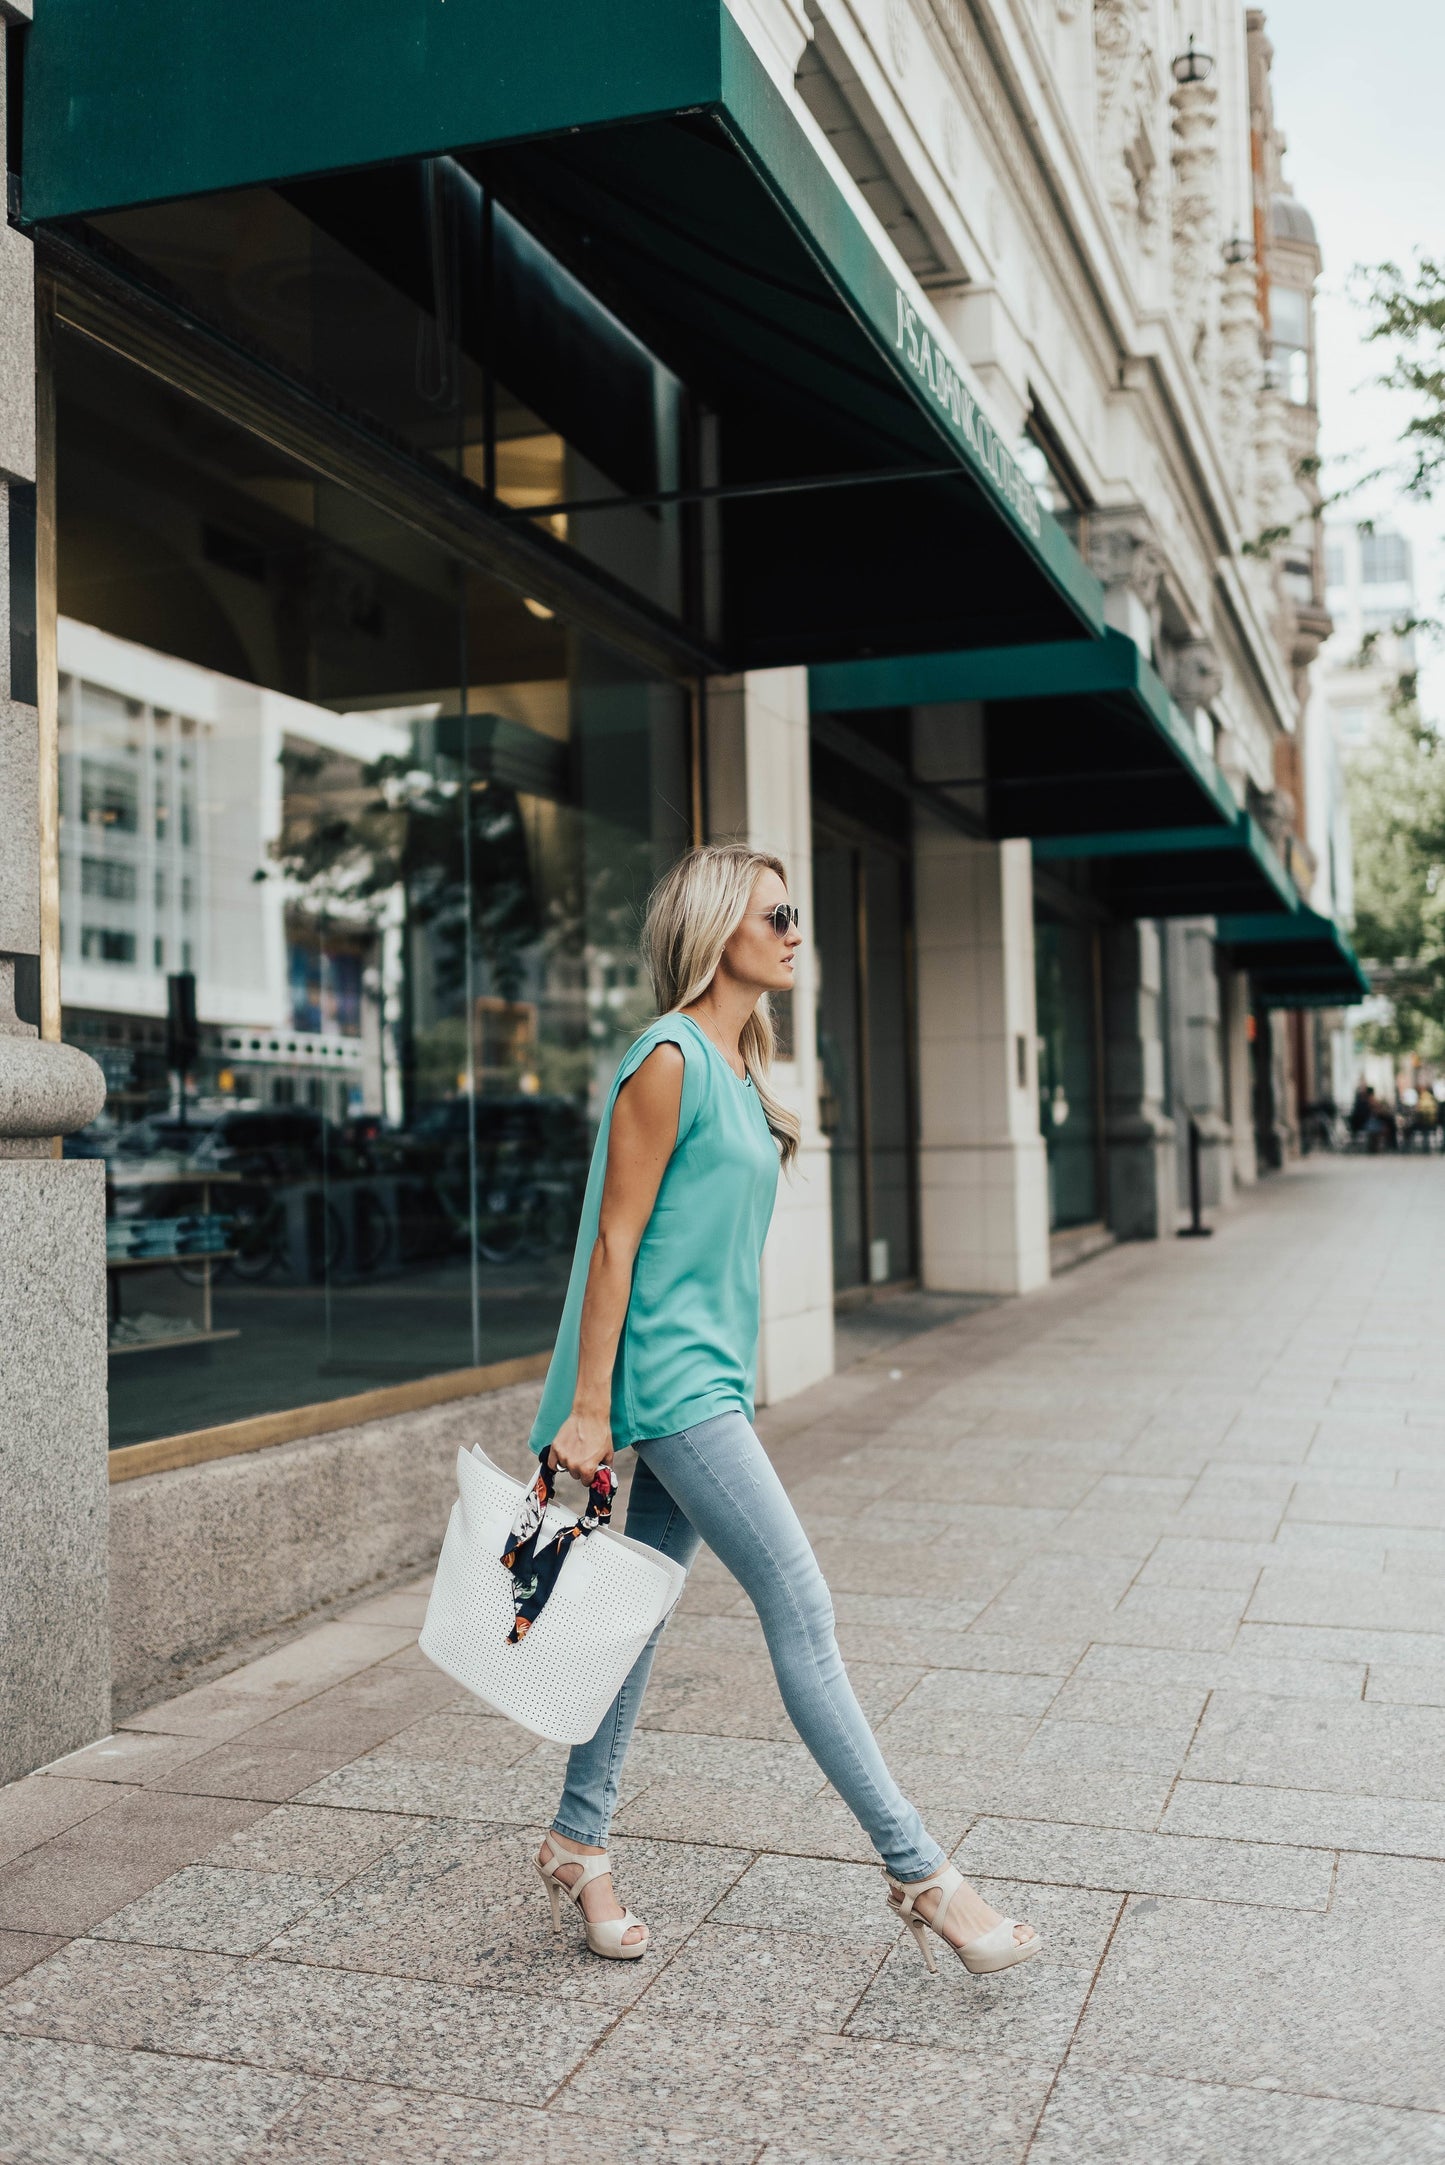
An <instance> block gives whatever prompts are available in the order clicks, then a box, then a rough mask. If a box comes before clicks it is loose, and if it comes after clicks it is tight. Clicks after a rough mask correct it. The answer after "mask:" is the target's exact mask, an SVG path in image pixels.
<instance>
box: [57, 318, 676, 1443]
mask: <svg viewBox="0 0 1445 2165" xmlns="http://www.w3.org/2000/svg"><path fill="white" fill-rule="evenodd" d="M57 402H58V435H59V460H58V472H59V507H58V508H59V604H60V627H59V659H60V714H61V787H62V830H61V861H62V958H63V962H62V969H63V975H62V993H63V998H64V1003H65V1016H64V1026H65V1034H66V1036H67V1038H68V1039H70V1040H71V1041H72V1042H74V1043H76V1044H79V1045H81V1046H82V1047H83V1048H84V1049H85V1050H87V1051H89V1052H91V1053H92V1054H94V1056H95V1057H96V1058H97V1059H98V1060H99V1061H100V1062H101V1064H102V1066H103V1067H104V1069H105V1071H106V1074H107V1079H108V1082H109V1086H110V1098H109V1102H108V1105H107V1108H106V1111H105V1113H104V1115H103V1116H102V1118H101V1120H100V1121H98V1122H97V1123H95V1125H94V1126H93V1127H92V1128H91V1129H89V1130H87V1131H86V1132H85V1133H84V1134H82V1135H80V1136H78V1137H73V1138H71V1139H70V1142H69V1144H68V1145H67V1147H68V1148H69V1149H71V1150H72V1151H74V1152H76V1153H80V1154H86V1155H95V1156H100V1157H102V1158H103V1159H104V1161H105V1165H106V1171H107V1252H108V1276H109V1284H110V1332H111V1345H112V1356H113V1357H112V1360H111V1418H112V1440H113V1442H115V1443H117V1444H124V1443H131V1442H136V1441H141V1440H144V1439H147V1438H150V1437H154V1436H158V1435H171V1434H175V1433H178V1432H183V1431H187V1430H191V1429H197V1428H204V1427H209V1426H212V1425H214V1424H215V1423H217V1422H222V1421H230V1420H234V1419H238V1418H242V1417H245V1416H248V1415H252V1414H263V1413H269V1412H277V1411H281V1410H284V1409H287V1408H291V1407H295V1406H299V1405H305V1404H310V1403H313V1402H316V1401H319V1400H326V1399H332V1398H338V1397H344V1396H348V1395H350V1394H352V1393H355V1392H359V1391H364V1390H367V1389H371V1388H374V1387H376V1386H379V1385H385V1384H390V1383H403V1382H406V1381H408V1380H411V1379H413V1378H417V1377H420V1376H424V1375H428V1374H431V1373H434V1372H437V1371H443V1370H451V1369H459V1368H468V1367H473V1366H477V1365H480V1364H485V1363H490V1362H493V1361H497V1360H500V1359H504V1358H508V1357H510V1356H513V1355H517V1354H525V1353H535V1352H539V1351H542V1350H544V1349H545V1348H546V1346H547V1345H548V1343H549V1342H550V1338H551V1335H552V1332H553V1329H554V1327H555V1323H556V1318H557V1315H558V1313H559V1310H560V1305H561V1298H562V1293H563V1289H564V1284H565V1278H566V1272H567V1268H568V1265H569V1263H570V1243H571V1240H572V1237H573V1234H574V1231H575V1227H576V1220H577V1211H578V1206H579V1202H580V1192H581V1182H582V1178H583V1175H584V1172H585V1167H586V1162H587V1155H588V1151H589V1149H590V1141H591V1134H592V1132H593V1126H594V1123H595V1120H596V1117H597V1114H598V1112H599V1110H600V1106H601V1103H602V1100H603V1098H604V1096H605V1092H606V1089H607V1086H608V1084H609V1082H610V1080H611V1076H612V1073H613V1071H614V1068H615V1065H616V1061H617V1059H618V1057H619V1054H620V1052H621V1050H622V1049H623V1047H624V1046H625V1045H626V1043H627V1042H628V1040H629V1038H630V1037H631V1036H632V1035H633V1034H634V1033H635V1031H636V1030H637V1029H638V1028H639V1027H640V1026H641V1025H642V1024H643V1023H644V1022H645V1021H646V1019H647V1018H648V1015H649V1014H650V1011H651V1003H650V997H649V995H648V993H647V990H646V988H645V985H644V983H643V981H642V978H641V973H640V970H639V967H638V964H637V962H636V959H635V956H636V936H637V930H638V925H639V921H640V915H641V910H642V907H643V904H644V902H645V899H646V895H647V892H648V889H649V887H650V885H651V883H652V882H653V880H654V879H655V878H656V877H657V875H658V873H659V872H660V870H661V869H662V868H663V867H664V866H665V864H666V863H668V862H669V861H670V860H671V859H672V858H673V857H674V856H675V855H676V853H677V852H678V851H679V850H680V849H682V848H684V847H685V846H686V844H687V841H688V839H689V819H688V806H689V802H690V790H689V771H688V763H687V744H688V726H687V705H686V695H685V693H684V692H683V691H682V690H681V689H680V688H679V686H678V685H676V684H675V683H673V682H671V681H667V680H664V679H662V678H660V677H655V676H651V675H649V674H648V673H647V671H646V670H644V669H643V668H642V667H641V666H640V665H639V664H637V663H635V662H632V661H630V660H627V659H625V658H623V657H622V656H620V655H619V654H618V653H617V652H615V651H614V650H612V649H611V648H610V647H608V646H607V645H605V644H604V643H603V642H602V641H600V640H598V639H596V638H594V637H590V636H584V635H581V634H579V633H577V632H576V631H574V630H572V629H571V628H569V627H568V626H567V625H566V624H565V623H564V622H562V621H561V620H560V619H559V618H558V617H556V616H553V615H551V614H549V613H543V612H539V611H538V610H537V609H536V608H529V607H528V606H527V599H526V596H525V595H524V594H523V593H522V592H520V591H516V590H513V589H511V588H509V587H507V586H505V585H503V584H502V583H500V582H499V581H496V580H493V579H491V578H489V577H486V576H484V575H482V574H481V573H478V572H476V571H473V570H469V569H467V568H465V567H463V566H462V565H460V564H459V563H458V562H457V561H456V560H455V559H454V558H453V557H452V556H450V555H449V554H448V553H447V552H446V551H445V550H443V549H441V548H440V547H437V546H434V545H433V544H432V543H430V542H428V541H427V540H426V539H425V538H424V537H423V536H421V535H419V534H418V533H416V532H414V531H412V530H410V529H406V528H403V527H400V526H398V525H396V524H394V523H392V522H391V521H390V520H388V519H387V518H385V517H384V516H383V515H382V514H381V513H379V512H378V511H376V510H374V509H373V508H371V507H370V506H369V505H368V504H367V503H365V502H364V501H362V500H361V499H360V498H359V497H358V496H356V495H354V494H352V493H349V492H348V491H347V490H345V489H343V488H341V487H339V486H338V485H337V484H335V483H333V482H330V481H328V480H326V479H324V478H322V477H321V476H320V475H319V474H318V473H316V472H313V471H310V470H307V469H304V468H302V467H300V466H298V465H295V464H293V463H292V462H290V461H289V460H288V459H286V458H285V457H284V456H283V455H281V454H279V453H277V452H275V451H273V450H272V449H271V448H270V447H269V446H267V445H266V444H264V443H263V442H261V441H260V440H259V439H258V438H255V437H252V436H250V435H248V434H245V433H243V432H241V431H240V430H238V429H236V428H233V427H232V426H231V425H230V424H229V423H227V422H225V421H223V420H222V419H220V418H219V417H218V416H217V415H215V414H214V413H212V412H209V411H208V410H206V409H204V408H203V407H201V406H199V405H195V404H192V403H190V402H189V401H187V400H186V399H184V398H182V397H180V396H179V395H177V394H176V393H174V392H172V391H170V390H169V389H166V388H165V387H163V386H162V385H160V384H159V383H157V382H156V381H155V380H153V379H152V378H150V377H148V376H145V375H143V374H141V373H140V372H139V371H135V370H132V369H130V368H128V367H127V366H126V365H125V364H123V363H121V362H119V361H117V360H116V359H114V357H112V356H110V355H107V354H105V353H103V352H102V351H101V350H100V349H99V348H97V347H95V346H92V345H90V344H89V343H87V342H85V341H84V340H81V339H79V338H77V337H74V336H72V335H70V334H65V333H62V334H61V335H60V336H59V338H58V350H57ZM184 972H191V973H193V974H194V979H195V1004H196V1013H197V1023H198V1032H197V1034H198V1039H199V1043H198V1047H197V1049H196V1051H195V1053H194V1057H193V1058H192V1059H191V1062H190V1065H191V1077H190V1086H189V1089H188V1091H187V1092H186V1095H185V1097H184V1100H183V1099H182V1097H181V1095H180V1093H179V1092H178V1089H177V1084H176V1079H175V1075H174V1073H173V1072H172V1062H173V1056H174V1052H175V1042H174V1039H173V1038H172V1039H171V1040H170V1041H169V1042H168V1028H167V1013H168V1002H169V1001H170V1000H171V999H172V997H173V988H172V985H171V980H172V978H173V977H174V976H175V974H176V973H184Z"/></svg>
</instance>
